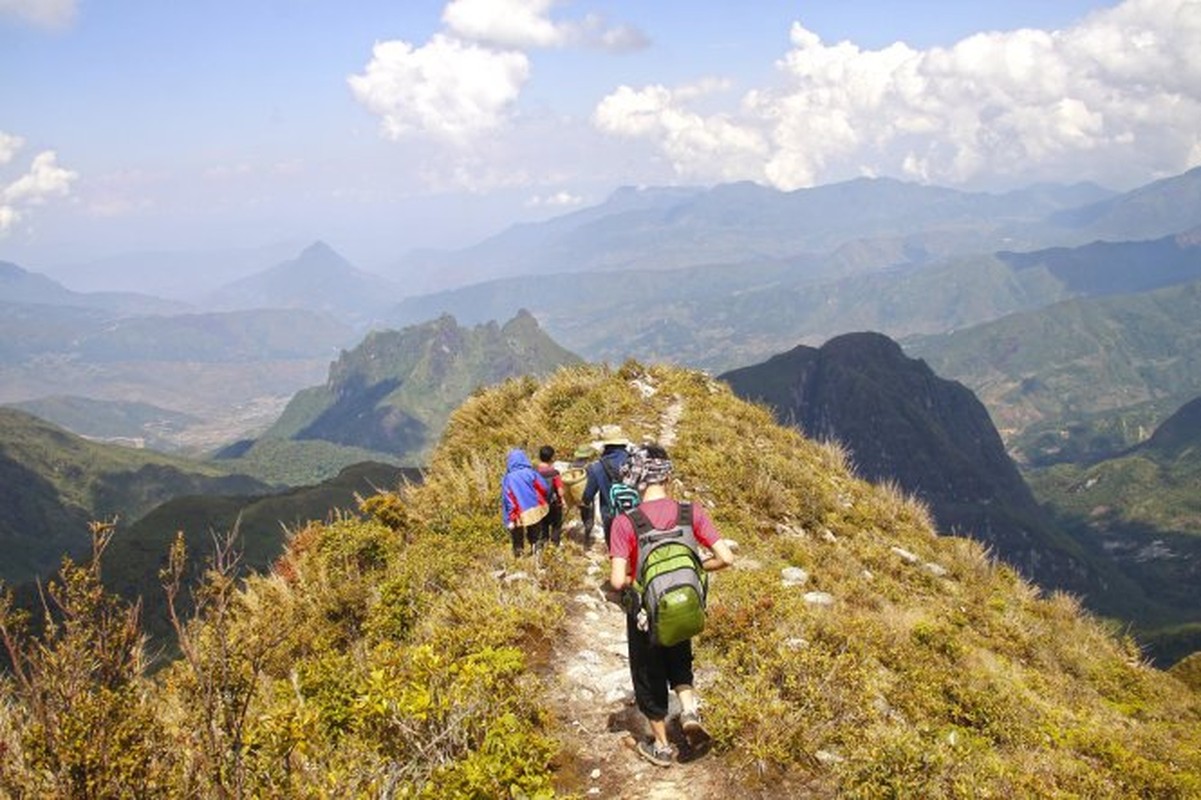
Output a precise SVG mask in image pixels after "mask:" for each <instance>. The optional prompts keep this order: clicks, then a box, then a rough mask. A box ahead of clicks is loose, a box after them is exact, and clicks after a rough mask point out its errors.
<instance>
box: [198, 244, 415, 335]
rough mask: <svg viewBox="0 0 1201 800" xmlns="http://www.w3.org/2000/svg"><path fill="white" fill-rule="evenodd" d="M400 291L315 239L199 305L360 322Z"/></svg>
mask: <svg viewBox="0 0 1201 800" xmlns="http://www.w3.org/2000/svg"><path fill="white" fill-rule="evenodd" d="M403 293H404V290H403V289H402V288H401V286H400V285H399V284H395V283H392V282H391V281H388V280H386V279H384V278H381V277H380V276H378V275H374V274H372V273H369V272H364V271H363V270H361V269H357V268H356V267H354V266H353V265H352V264H351V263H350V262H349V261H347V260H346V259H345V258H343V257H342V256H340V255H338V254H337V253H335V252H334V251H333V250H332V249H331V248H330V247H329V245H327V244H325V243H324V242H317V243H316V244H312V245H310V246H308V247H306V248H305V249H304V250H303V251H302V252H301V253H300V255H299V256H297V257H296V258H294V259H291V260H289V261H284V262H282V263H280V264H278V265H276V266H274V267H271V268H270V269H267V270H264V271H262V272H258V273H255V274H254V275H250V276H248V277H245V278H242V279H241V280H237V281H234V282H232V283H228V284H226V285H225V286H223V287H221V288H220V289H218V290H217V291H215V292H213V293H212V294H210V295H208V296H207V297H206V298H205V299H204V301H203V305H204V306H205V307H206V308H212V309H217V310H224V311H232V310H243V311H245V310H250V309H262V308H293V309H307V310H309V311H317V312H321V313H325V314H329V315H331V316H334V317H337V318H338V319H341V320H344V321H347V322H350V323H356V324H360V325H362V324H367V323H370V322H371V321H372V320H373V319H374V318H375V317H376V316H377V315H378V314H379V313H381V312H383V311H384V310H385V309H387V308H389V307H391V306H393V305H395V304H396V303H397V301H398V300H399V299H400V297H401V296H402V295H403Z"/></svg>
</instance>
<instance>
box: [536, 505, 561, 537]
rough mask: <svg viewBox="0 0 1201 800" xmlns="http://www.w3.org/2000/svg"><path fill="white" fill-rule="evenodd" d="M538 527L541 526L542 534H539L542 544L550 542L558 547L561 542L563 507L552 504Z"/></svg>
mask: <svg viewBox="0 0 1201 800" xmlns="http://www.w3.org/2000/svg"><path fill="white" fill-rule="evenodd" d="M539 525H541V526H542V532H541V533H540V534H539V537H540V538H541V540H542V543H543V544H545V543H546V542H550V543H551V544H554V545H556V546H558V544H559V543H560V542H561V541H562V540H563V506H561V505H556V504H553V503H552V504H551V507H550V511H548V512H547V514H546V516H545V517H543V518H542V522H540V523H539Z"/></svg>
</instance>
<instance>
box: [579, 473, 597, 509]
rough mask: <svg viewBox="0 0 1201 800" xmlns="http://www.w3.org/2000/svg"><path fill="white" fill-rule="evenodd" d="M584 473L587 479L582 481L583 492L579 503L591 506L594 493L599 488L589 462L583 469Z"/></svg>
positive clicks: (594, 497) (594, 496)
mask: <svg viewBox="0 0 1201 800" xmlns="http://www.w3.org/2000/svg"><path fill="white" fill-rule="evenodd" d="M584 474H585V475H587V476H588V479H587V480H586V481H584V494H583V497H582V498H581V500H580V505H581V506H591V505H592V501H593V500H595V499H596V493H597V492H598V491H599V490H600V484H599V483H598V482H597V479H596V471H595V470H594V469H593V468H592V465H591V464H589V465H588V466H587V467H586V468H585V469H584Z"/></svg>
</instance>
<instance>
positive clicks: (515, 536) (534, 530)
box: [509, 521, 542, 556]
mask: <svg viewBox="0 0 1201 800" xmlns="http://www.w3.org/2000/svg"><path fill="white" fill-rule="evenodd" d="M541 536H542V522H541V521H539V522H535V523H534V524H533V525H514V526H513V527H512V528H509V538H510V539H512V540H513V555H515V556H519V555H521V551H522V546H523V542H524V541H525V540H526V539H528V540H529V542H530V550H536V549H538V540H539V538H540V537H541Z"/></svg>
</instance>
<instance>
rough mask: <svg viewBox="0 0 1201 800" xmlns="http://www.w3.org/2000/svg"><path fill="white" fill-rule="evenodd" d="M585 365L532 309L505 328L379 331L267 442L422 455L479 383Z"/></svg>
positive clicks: (296, 406)
mask: <svg viewBox="0 0 1201 800" xmlns="http://www.w3.org/2000/svg"><path fill="white" fill-rule="evenodd" d="M578 361H579V358H578V357H577V356H575V355H574V354H572V353H571V352H569V351H567V350H565V349H563V348H562V347H560V346H559V345H558V344H556V343H555V342H554V341H553V340H551V338H550V337H549V336H547V335H546V333H545V332H543V330H542V329H541V328H540V327H539V326H538V321H537V320H536V319H534V317H533V315H531V314H530V313H529V312H528V311H525V310H522V311H520V312H518V314H517V316H515V317H514V318H513V319H511V320H509V321H508V322H506V323H505V324H504V325H503V326H502V325H498V324H497V323H496V322H488V323H486V324H484V325H476V326H475V327H472V328H464V327H461V326H460V325H459V324H458V323H457V322H456V321H455V318H454V317H452V316H449V315H446V314H444V315H442V316H441V317H439V318H437V319H434V320H431V321H429V322H426V323H423V324H421V325H412V326H409V327H407V328H404V329H403V330H399V331H397V330H385V331H373V332H371V333H369V334H368V335H367V337H366V338H365V339H364V340H363V341H362V342H361V343H360V344H359V345H358V346H357V347H355V348H354V349H353V350H349V351H344V352H343V353H342V354H341V356H339V358H338V360H337V361H335V362H334V363H333V364H331V365H330V370H329V379H328V380H327V381H326V383H325V384H324V385H322V386H315V387H312V388H309V389H305V390H303V391H301V392H299V393H298V394H297V395H296V396H295V397H294V398H293V399H292V401H291V402H290V403H289V404H288V406H287V408H285V409H284V412H283V414H282V415H281V416H280V419H279V421H278V422H277V423H276V424H275V425H274V426H273V427H272V428H271V429H270V430H269V431H267V433H266V434H265V438H287V439H298V440H303V439H318V440H323V441H328V442H333V443H335V444H340V445H348V446H353V447H362V448H365V449H368V450H374V451H379V452H384V453H388V454H390V455H394V456H406V455H409V456H416V455H418V454H420V453H421V452H422V451H423V450H424V449H425V448H427V447H428V446H429V445H431V444H432V443H433V441H434V440H435V439H436V438H437V436H438V434H439V433H441V430H442V428H443V426H444V425H445V424H446V420H447V418H448V417H449V416H450V413H451V411H452V410H454V408H455V407H457V406H458V405H459V404H460V403H462V402H463V400H465V399H466V398H467V397H468V396H469V395H470V394H471V393H472V392H473V391H475V390H476V389H478V388H479V387H481V386H490V385H492V384H495V383H500V382H501V381H504V380H505V379H507V378H511V377H515V376H519V375H533V376H538V377H544V376H546V375H548V374H550V373H551V372H553V371H554V370H555V369H556V368H557V367H559V366H560V365H562V364H570V363H574V362H578Z"/></svg>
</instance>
